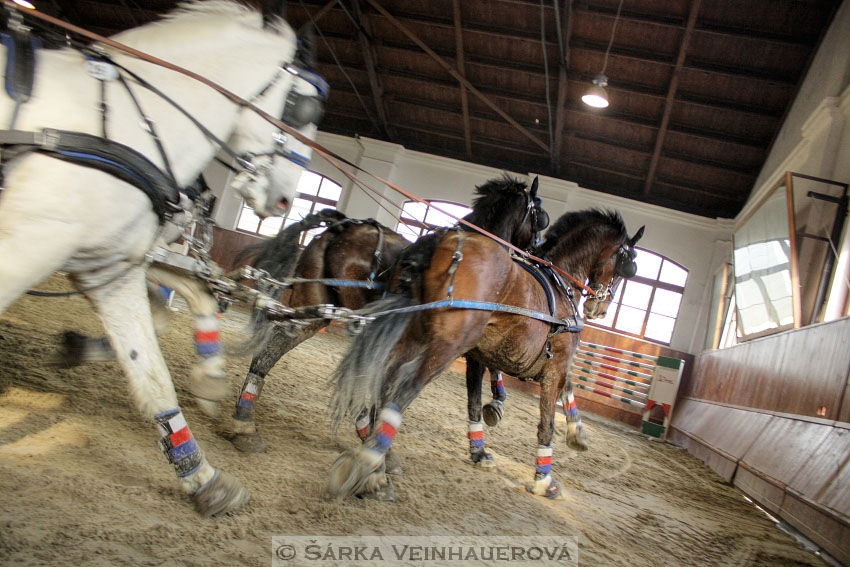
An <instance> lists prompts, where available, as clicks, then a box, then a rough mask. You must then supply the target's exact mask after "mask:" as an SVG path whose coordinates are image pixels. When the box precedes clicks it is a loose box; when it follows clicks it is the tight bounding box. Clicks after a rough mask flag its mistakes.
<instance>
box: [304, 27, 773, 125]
mask: <svg viewBox="0 0 850 567" xmlns="http://www.w3.org/2000/svg"><path fill="white" fill-rule="evenodd" d="M325 37H326V38H327V37H329V34H328V33H327V32H326V33H325ZM336 39H339V40H341V41H350V38H349V37H343V36H337V38H336ZM383 45H384V47H390V48H393V49H399V50H406V51H412V50H411V49H410V48H409V47H407V46H402V45H393V44H390V43H386V42H385V43H384V44H383ZM464 61H465V64H466V65H467V67H469V65H470V64H471V65H480V66H483V67H493V68H498V69H504V67H505V65H506V63H505V62H504V61H495V60H484V59H482V58H480V57H469V56H468V54H465V58H464ZM320 63H321V64H323V65H327V66H336V62H334V61H330V60H325V59H320ZM512 65H513V66H515V67H517V68H520V66H519V65H516V64H515V63H514V64H512ZM354 70H357V69H354ZM521 70H522V72H524V73H528V74H530V75H539V76H540V77H541V79H542V77H543V73H542V72H541V71H540V68H539V67H533V68H532V67H529V68H521ZM381 72H382V73H388V74H393V75H396V76H399V77H401V76H409V77H413V78H418V79H421V80H427V81H429V82H439V81H440V79H438V78H436V77H433V76H428V75H423V74H418V73H412V72H409V71H399V70H395V69H391V68H389V67H384V68H383V69H382V70H381ZM594 76H595V75H591V74H589V73H576V72H572V73H569V74H568V75H567V80H568V81H576V82H582V83H588V84H589V83H590V80H591V79H593V77H594ZM447 84H449V83H448V82H447ZM607 88H608V89H609V90H613V91H616V90H620V91H625V92H629V93H637V94H640V95H643V96H649V97H653V98H665V97H666V91H664V92H661V91H659V90H658V89H656V88H654V87H650V86H646V85H642V84H639V83H632V82H626V81H622V80H616V81H614V82H613V83H609V85H608V87H607ZM491 92H492V91H491ZM678 96H679V99H680V100H682V101H685V102H687V103H689V104H695V105H698V106H703V107H706V108H708V109H710V110H716V109H725V110H731V111H733V112H742V113H745V114H752V115H755V116H764V117H766V118H774V119H779V118H781V117H782V116H783V115H784V110H782V111H779V110H772V109H769V108H764V107H763V106H757V105H748V104H741V103H738V102H734V101H730V100H725V99H717V98H709V97H706V96H702V95H695V94H689V93H682V94H680V95H678ZM526 98H527V97H526Z"/></svg>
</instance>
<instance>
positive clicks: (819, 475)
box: [788, 427, 850, 518]
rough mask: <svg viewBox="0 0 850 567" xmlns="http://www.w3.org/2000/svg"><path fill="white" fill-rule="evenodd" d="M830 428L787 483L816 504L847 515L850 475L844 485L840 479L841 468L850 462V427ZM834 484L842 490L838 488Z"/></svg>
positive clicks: (848, 511)
mask: <svg viewBox="0 0 850 567" xmlns="http://www.w3.org/2000/svg"><path fill="white" fill-rule="evenodd" d="M830 429H831V431H830V432H829V434H828V435H827V436H826V438H825V439H824V440H823V442H822V443H820V444H819V445H818V446H817V447H814V448H813V449H814V450H813V451H812V452H811V453H810V455H809V457H808V458H807V459H806V461H805V463H804V464H803V467H802V468H801V469H800V470H799V471H798V472H797V474H796V475H794V478H792V479H791V482H789V483H788V484H789V487H790V488H792V489H793V490H795V491H797V492H799V493H800V494H805V495H809V496H810V497H811V498H812V499H814V500H815V501H816V502H818V503H819V504H822V505H823V506H826V507H827V508H832V509H833V510H834V511H836V512H837V513H840V514H843V515H844V516H846V517H848V518H850V490H848V489H847V487H848V484H847V482H848V480H850V479H847V480H845V483H844V484H843V485H842V484H841V481H840V477H841V472H842V471H843V470H845V469H847V468H848V466H850V430H847V429H844V428H840V427H832V428H830ZM836 481H838V484H836ZM836 486H838V487H843V490H837V489H836ZM844 495H848V497H844ZM836 497H837V498H836Z"/></svg>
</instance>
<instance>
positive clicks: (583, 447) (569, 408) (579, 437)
mask: <svg viewBox="0 0 850 567" xmlns="http://www.w3.org/2000/svg"><path fill="white" fill-rule="evenodd" d="M564 393H565V394H566V396H564V397H565V398H566V400H565V403H564V404H563V409H564V415H565V416H567V445H568V446H569V447H570V448H571V449H575V450H576V451H587V434H586V433H585V432H584V425H582V423H581V416H580V415H579V413H578V406H577V405H576V398H575V394H574V393H573V383H572V382H571V381H570V380H567V385H566V388H565V389H564Z"/></svg>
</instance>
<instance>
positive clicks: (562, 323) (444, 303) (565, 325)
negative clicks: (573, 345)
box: [366, 299, 584, 333]
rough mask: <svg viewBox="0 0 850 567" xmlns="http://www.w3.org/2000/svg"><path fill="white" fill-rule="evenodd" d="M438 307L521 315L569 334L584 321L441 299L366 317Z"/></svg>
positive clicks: (575, 317) (574, 316)
mask: <svg viewBox="0 0 850 567" xmlns="http://www.w3.org/2000/svg"><path fill="white" fill-rule="evenodd" d="M440 307H452V308H455V309H477V310H480V311H500V312H502V313H512V314H513V315H522V316H523V317H530V318H532V319H537V320H538V321H544V322H546V323H549V324H551V325H555V326H557V327H559V328H561V329H562V330H564V331H567V332H570V333H580V332H581V331H582V329H584V321H583V320H582V318H581V317H579V316H578V315H577V314H576V315H569V316H567V317H564V318H563V319H558V318H557V317H554V316H552V315H547V314H546V313H540V312H539V311H532V310H531V309H526V308H525V307H518V306H516V305H504V304H502V303H490V302H488V301H474V300H471V299H441V300H439V301H432V302H431V303H422V304H420V305H411V306H409V307H401V308H399V309H390V310H388V311H379V312H376V313H367V314H366V315H367V316H369V317H380V316H381V315H389V314H390V313H412V312H414V311H425V310H427V309H438V308H440Z"/></svg>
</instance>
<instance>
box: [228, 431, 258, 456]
mask: <svg viewBox="0 0 850 567" xmlns="http://www.w3.org/2000/svg"><path fill="white" fill-rule="evenodd" d="M230 442H231V443H233V446H234V447H235V448H236V450H237V451H240V452H242V453H265V452H266V448H267V445H266V440H265V438H264V437H263V436H262V435H260V434H259V432H258V433H237V434H236V435H234V436H233V439H231V440H230Z"/></svg>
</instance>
